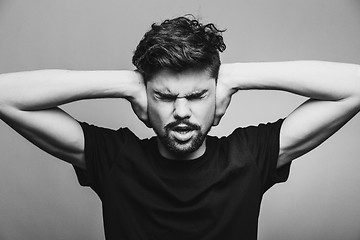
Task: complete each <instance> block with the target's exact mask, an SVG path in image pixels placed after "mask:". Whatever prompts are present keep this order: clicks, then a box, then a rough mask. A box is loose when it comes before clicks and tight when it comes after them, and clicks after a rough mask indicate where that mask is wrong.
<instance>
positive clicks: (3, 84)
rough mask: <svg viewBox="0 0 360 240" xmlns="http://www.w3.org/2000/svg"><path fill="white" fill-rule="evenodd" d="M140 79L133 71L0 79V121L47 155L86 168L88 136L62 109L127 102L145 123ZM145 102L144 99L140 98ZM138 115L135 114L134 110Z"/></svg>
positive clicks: (13, 75)
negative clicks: (84, 103)
mask: <svg viewBox="0 0 360 240" xmlns="http://www.w3.org/2000/svg"><path fill="white" fill-rule="evenodd" d="M142 85H143V83H142V78H141V76H140V75H139V74H138V73H136V72H133V71H68V70H40V71H30V72H19V73H9V74H2V75H0V118H1V119H2V120H3V121H4V122H6V123H7V124H8V125H9V126H10V127H12V128H13V129H14V130H16V131H17V132H18V133H20V134H21V135H22V136H24V137H25V138H26V139H28V140H29V141H30V142H32V143H33V144H35V145H37V146H38V147H40V148H41V149H43V150H44V151H46V152H48V153H50V154H52V155H53V156H55V157H58V158H60V159H62V160H64V161H67V162H70V163H72V164H74V165H77V166H79V167H82V168H85V160H84V136H83V133H82V130H81V127H80V125H79V124H78V122H77V121H76V120H75V119H73V118H72V117H71V116H70V115H68V114H67V113H65V112H64V111H62V110H61V109H60V108H59V107H58V106H59V105H61V104H65V103H69V102H73V101H77V100H82V99H93V98H126V99H128V100H129V101H131V103H132V105H133V107H134V106H135V108H137V109H138V110H137V111H136V113H137V114H138V116H139V118H140V119H142V120H146V115H145V114H144V112H142V110H141V108H143V107H144V105H145V103H144V102H145V100H144V96H143V93H142V89H144V87H143V86H142ZM141 98H142V99H141ZM134 110H135V109H134Z"/></svg>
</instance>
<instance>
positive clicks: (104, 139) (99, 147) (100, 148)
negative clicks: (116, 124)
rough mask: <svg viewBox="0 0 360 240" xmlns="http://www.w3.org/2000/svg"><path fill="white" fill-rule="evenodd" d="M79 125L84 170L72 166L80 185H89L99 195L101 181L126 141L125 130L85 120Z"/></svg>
mask: <svg viewBox="0 0 360 240" xmlns="http://www.w3.org/2000/svg"><path fill="white" fill-rule="evenodd" d="M80 125H81V127H82V130H83V133H84V139H85V162H86V170H83V169H81V168H78V167H76V166H73V167H74V169H75V172H76V175H77V178H78V181H79V183H80V185H82V186H89V187H91V188H92V189H93V190H94V191H95V192H96V193H97V194H98V195H100V194H101V189H102V188H101V186H102V183H103V181H104V179H105V178H106V176H107V174H108V173H109V171H110V170H111V168H112V166H113V164H114V162H115V160H116V155H117V153H118V152H119V151H121V148H122V147H123V146H124V143H125V142H126V137H125V135H126V134H125V132H126V130H125V129H119V130H112V129H107V128H102V127H98V126H94V125H89V124H87V123H85V122H80Z"/></svg>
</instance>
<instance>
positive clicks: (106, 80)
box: [0, 70, 141, 110]
mask: <svg viewBox="0 0 360 240" xmlns="http://www.w3.org/2000/svg"><path fill="white" fill-rule="evenodd" d="M139 84H141V77H140V76H139V74H138V73H135V72H133V71H70V70H39V71H29V72H18V73H8V74H2V75H0V105H1V106H2V107H3V106H12V107H16V108H18V109H21V110H39V109H46V108H52V107H55V106H59V105H61V104H65V103H69V102H73V101H77V100H82V99H92V98H129V97H131V95H132V94H133V92H134V91H135V89H136V88H137V87H138V85H139Z"/></svg>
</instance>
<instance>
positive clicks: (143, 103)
mask: <svg viewBox="0 0 360 240" xmlns="http://www.w3.org/2000/svg"><path fill="white" fill-rule="evenodd" d="M135 73H136V87H135V91H134V92H133V94H132V96H131V97H130V98H129V101H130V103H131V107H132V109H133V111H134V112H135V114H136V116H137V117H138V118H139V119H140V120H141V121H142V122H143V123H144V124H145V125H146V126H147V127H148V128H151V125H150V122H149V118H148V112H147V94H146V86H145V82H144V79H143V77H142V76H141V74H140V73H138V72H137V71H135Z"/></svg>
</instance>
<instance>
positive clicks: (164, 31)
mask: <svg viewBox="0 0 360 240" xmlns="http://www.w3.org/2000/svg"><path fill="white" fill-rule="evenodd" d="M224 31H225V30H219V29H217V28H216V27H215V25H214V24H212V23H209V24H206V25H203V24H201V23H200V22H199V21H198V20H196V19H195V17H194V16H192V15H186V16H184V17H177V18H174V19H168V20H165V21H164V22H162V23H160V24H156V23H154V24H152V25H151V29H150V30H149V31H148V32H147V33H145V35H144V37H143V39H142V40H141V41H140V43H139V45H138V46H137V48H136V50H135V52H134V56H133V58H132V61H133V64H134V65H135V67H136V68H137V70H138V71H139V72H140V73H141V74H142V75H143V76H144V78H145V81H148V80H149V79H151V78H152V77H153V76H154V74H156V73H157V72H158V71H160V70H163V69H167V70H171V71H175V72H181V71H184V70H188V69H198V70H209V72H210V74H211V77H214V78H215V79H217V76H218V73H219V67H220V57H219V51H220V52H223V51H224V50H225V48H226V46H225V44H224V41H223V37H222V32H224Z"/></svg>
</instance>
